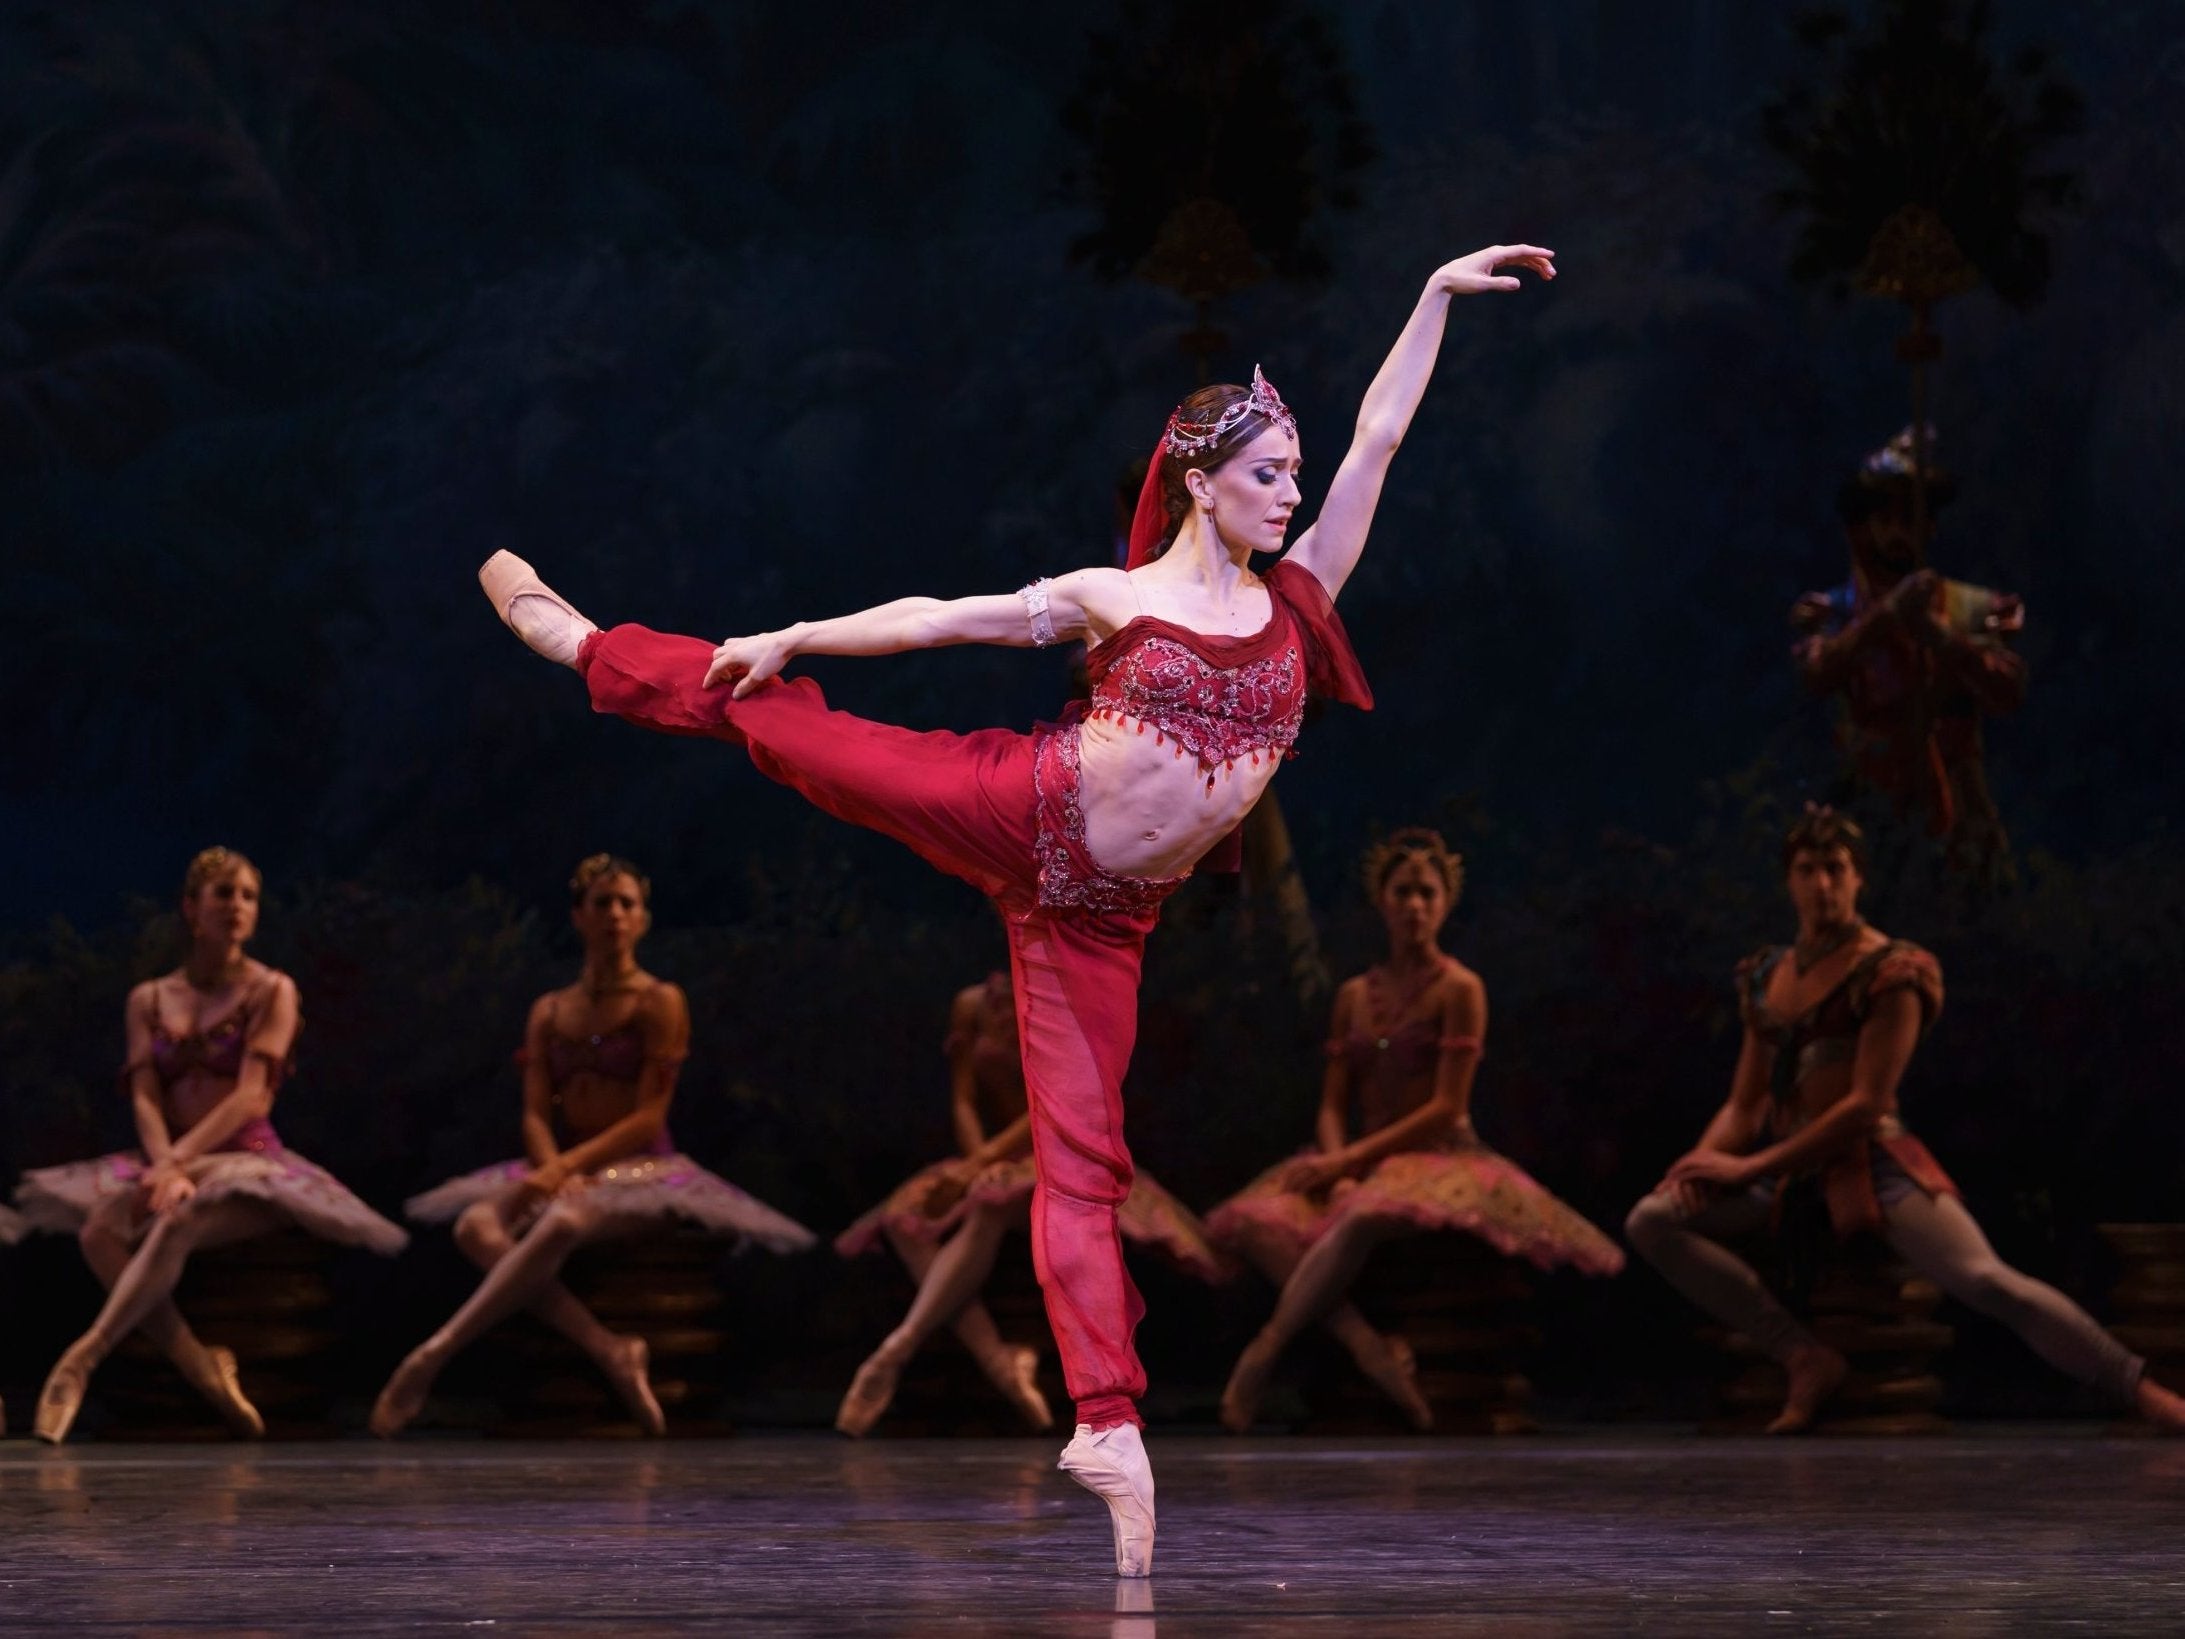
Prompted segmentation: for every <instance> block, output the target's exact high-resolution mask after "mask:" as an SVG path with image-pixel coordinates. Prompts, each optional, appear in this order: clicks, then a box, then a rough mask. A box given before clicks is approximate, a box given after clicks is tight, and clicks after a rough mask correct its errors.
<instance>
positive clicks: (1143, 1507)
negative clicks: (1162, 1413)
mask: <svg viewBox="0 0 2185 1639" xmlns="http://www.w3.org/2000/svg"><path fill="white" fill-rule="evenodd" d="M1055 1466H1056V1467H1057V1468H1059V1469H1061V1470H1062V1472H1063V1473H1065V1474H1067V1475H1069V1476H1070V1478H1071V1479H1073V1480H1075V1481H1077V1483H1078V1484H1079V1485H1082V1486H1083V1487H1084V1488H1085V1489H1086V1490H1088V1491H1090V1492H1091V1493H1092V1494H1093V1495H1094V1496H1096V1497H1098V1498H1099V1499H1100V1500H1101V1501H1102V1502H1104V1503H1106V1504H1107V1505H1108V1523H1109V1524H1110V1525H1111V1526H1112V1527H1113V1528H1114V1531H1115V1574H1116V1575H1117V1576H1151V1575H1152V1574H1153V1465H1152V1464H1151V1463H1150V1462H1148V1461H1147V1460H1146V1444H1145V1441H1144V1440H1143V1439H1141V1438H1140V1437H1139V1434H1138V1429H1137V1426H1136V1425H1135V1424H1132V1423H1118V1424H1116V1425H1115V1427H1113V1428H1104V1429H1102V1430H1101V1431H1100V1432H1099V1433H1097V1434H1095V1433H1094V1432H1093V1430H1092V1425H1091V1424H1089V1423H1080V1424H1078V1425H1077V1432H1076V1433H1075V1434H1074V1435H1073V1436H1072V1437H1071V1439H1070V1443H1069V1444H1068V1445H1066V1446H1064V1447H1063V1448H1062V1457H1061V1460H1060V1461H1058V1462H1057V1463H1056V1464H1055Z"/></svg>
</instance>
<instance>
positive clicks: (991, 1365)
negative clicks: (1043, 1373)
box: [979, 1343, 1055, 1434]
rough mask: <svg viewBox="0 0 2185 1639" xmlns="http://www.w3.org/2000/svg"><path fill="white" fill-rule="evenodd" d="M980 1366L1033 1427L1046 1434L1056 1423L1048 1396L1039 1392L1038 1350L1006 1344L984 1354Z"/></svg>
mask: <svg viewBox="0 0 2185 1639" xmlns="http://www.w3.org/2000/svg"><path fill="white" fill-rule="evenodd" d="M979 1368H980V1370H982V1371H984V1372H985V1373H986V1376H987V1381H989V1382H990V1383H992V1384H993V1385H994V1387H996V1388H997V1389H999V1390H1001V1392H1002V1395H1003V1397H1004V1398H1005V1399H1007V1400H1008V1402H1009V1403H1010V1404H1011V1405H1012V1406H1015V1407H1016V1408H1017V1415H1018V1416H1019V1417H1022V1418H1023V1419H1024V1421H1025V1422H1026V1424H1027V1425H1029V1426H1030V1427H1031V1428H1032V1429H1033V1430H1035V1431H1036V1432H1038V1433H1041V1434H1044V1433H1046V1432H1047V1431H1048V1430H1049V1429H1051V1428H1053V1427H1054V1426H1055V1414H1054V1413H1053V1412H1052V1411H1050V1410H1048V1409H1047V1397H1046V1396H1045V1395H1044V1394H1042V1393H1040V1392H1039V1351H1038V1350H1037V1349H1027V1348H1023V1347H1020V1346H1018V1345H1015V1344H1008V1343H1005V1344H1003V1345H1002V1346H1001V1347H1000V1348H998V1349H994V1350H991V1351H989V1352H988V1353H987V1354H985V1355H984V1356H982V1357H981V1358H980V1360H979Z"/></svg>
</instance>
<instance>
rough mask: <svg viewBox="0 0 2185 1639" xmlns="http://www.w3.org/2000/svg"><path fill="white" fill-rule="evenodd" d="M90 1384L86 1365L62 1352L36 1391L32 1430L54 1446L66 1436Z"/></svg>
mask: <svg viewBox="0 0 2185 1639" xmlns="http://www.w3.org/2000/svg"><path fill="white" fill-rule="evenodd" d="M90 1386H91V1373H90V1371H89V1369H88V1368H86V1367H84V1366H80V1365H78V1364H76V1362H75V1360H74V1358H73V1355H72V1354H64V1355H62V1356H61V1358H60V1359H59V1361H57V1362H56V1363H55V1365H54V1367H53V1370H52V1371H51V1372H50V1373H48V1374H47V1376H46V1382H45V1387H44V1388H42V1389H40V1390H39V1391H38V1415H37V1417H36V1419H35V1420H34V1421H33V1423H32V1425H31V1431H32V1432H33V1433H34V1434H36V1435H37V1436H38V1438H39V1439H41V1440H43V1441H45V1443H46V1444H47V1445H53V1446H57V1445H59V1444H60V1443H61V1442H62V1441H63V1440H65V1439H67V1438H68V1431H69V1430H70V1429H71V1428H73V1427H74V1426H75V1423H76V1413H77V1412H79V1411H81V1410H83V1397H84V1392H85V1391H86V1390H87V1389H89V1388H90Z"/></svg>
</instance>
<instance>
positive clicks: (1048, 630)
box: [1017, 575, 1055, 649]
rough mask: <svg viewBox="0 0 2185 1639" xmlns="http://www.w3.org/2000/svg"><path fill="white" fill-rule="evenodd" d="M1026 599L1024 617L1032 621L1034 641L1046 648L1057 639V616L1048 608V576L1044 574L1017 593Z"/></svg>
mask: <svg viewBox="0 0 2185 1639" xmlns="http://www.w3.org/2000/svg"><path fill="white" fill-rule="evenodd" d="M1017 596H1018V597H1020V598H1022V599H1024V618H1025V619H1026V620H1028V621H1030V622H1031V623H1032V641H1033V643H1035V644H1037V645H1038V646H1039V647H1040V648H1042V649H1044V648H1046V647H1047V645H1048V644H1050V643H1052V642H1054V640H1055V617H1054V615H1053V614H1052V613H1051V612H1050V611H1049V610H1048V608H1047V577H1046V576H1044V575H1042V576H1041V577H1040V578H1039V579H1038V580H1036V581H1034V582H1032V584H1031V585H1029V586H1027V587H1025V588H1024V589H1023V590H1022V591H1020V592H1019V593H1018V594H1017Z"/></svg>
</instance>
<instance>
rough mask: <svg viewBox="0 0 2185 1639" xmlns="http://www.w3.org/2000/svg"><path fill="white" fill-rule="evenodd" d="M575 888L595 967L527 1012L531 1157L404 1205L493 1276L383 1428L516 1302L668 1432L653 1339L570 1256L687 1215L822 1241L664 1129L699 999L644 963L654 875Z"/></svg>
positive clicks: (603, 867)
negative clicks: (656, 1394)
mask: <svg viewBox="0 0 2185 1639" xmlns="http://www.w3.org/2000/svg"><path fill="white" fill-rule="evenodd" d="M569 892H570V897H571V900H572V908H571V911H570V921H571V922H572V923H574V924H575V926H576V930H577V933H578V935H579V936H580V937H581V938H582V939H583V940H584V971H583V973H582V974H581V975H579V977H578V979H577V982H576V983H575V984H573V985H570V986H567V987H566V988H564V989H561V990H550V991H548V992H547V993H546V994H545V995H543V996H541V997H540V998H539V999H538V1000H537V1001H536V1002H534V1003H533V1004H532V1006H531V1018H530V1021H529V1023H528V1024H526V1026H525V1028H524V1048H523V1052H522V1054H521V1055H520V1059H521V1062H522V1065H523V1120H522V1127H523V1144H524V1159H523V1160H521V1161H503V1162H500V1163H499V1164H497V1165H495V1166H490V1167H484V1168H481V1169H480V1170H479V1171H477V1172H472V1173H466V1174H464V1175H463V1176H462V1177H460V1178H452V1179H450V1180H449V1181H448V1182H447V1183H445V1184H442V1185H440V1186H439V1187H438V1188H437V1189H432V1190H428V1191H426V1192H425V1193H424V1194H423V1195H419V1196H417V1197H415V1198H414V1199H412V1200H411V1201H410V1202H409V1203H408V1205H407V1207H406V1208H405V1210H406V1211H407V1212H408V1214H409V1216H410V1217H411V1218H412V1219H413V1220H415V1221H416V1222H419V1223H446V1222H447V1221H448V1220H449V1219H451V1218H452V1219H454V1220H455V1241H456V1244H457V1245H458V1246H460V1247H461V1248H462V1249H463V1252H464V1255H465V1256H467V1257H468V1258H469V1259H470V1261H471V1262H473V1263H475V1264H476V1265H478V1267H479V1268H480V1269H482V1270H484V1271H485V1278H484V1279H483V1280H481V1281H480V1282H479V1283H478V1289H477V1290H476V1291H475V1292H473V1293H472V1294H471V1295H470V1297H469V1298H468V1299H467V1300H465V1302H464V1304H463V1306H462V1307H461V1308H460V1309H458V1310H456V1312H455V1314H454V1315H453V1316H452V1317H451V1318H450V1319H449V1320H448V1322H447V1324H446V1325H444V1326H442V1327H441V1328H440V1329H439V1330H438V1331H437V1332H435V1333H433V1335H432V1336H431V1337H429V1338H427V1339H426V1340H425V1341H424V1342H423V1343H421V1344H419V1345H418V1346H417V1347H416V1348H415V1349H413V1350H411V1351H410V1353H409V1355H408V1357H407V1358H405V1359H404V1360H403V1362H402V1364H401V1365H400V1366H399V1367H398V1368H396V1371H395V1374H394V1376H393V1377H392V1378H391V1379H389V1381H388V1383H387V1386H386V1388H385V1389H384V1390H382V1391H381V1393H380V1396H379V1401H378V1403H377V1404H376V1405H374V1406H373V1408H372V1432H373V1433H374V1434H378V1435H382V1436H384V1435H391V1434H393V1433H395V1432H396V1431H397V1430H399V1429H400V1428H401V1427H402V1426H403V1425H404V1424H405V1423H407V1422H409V1420H410V1419H411V1418H413V1417H415V1416H416V1415H417V1414H418V1412H419V1411H420V1410H422V1409H423V1407H424V1404H425V1397H426V1396H427V1395H428V1394H429V1393H430V1392H431V1389H432V1384H433V1380H434V1378H436V1377H438V1376H439V1374H440V1371H441V1369H442V1368H443V1367H445V1366H446V1365H447V1363H448V1362H449V1361H450V1360H452V1359H453V1358H454V1357H455V1355H456V1354H457V1353H458V1352H460V1351H461V1350H462V1349H463V1348H464V1347H466V1346H467V1345H468V1344H470V1343H472V1342H473V1341H475V1340H476V1339H477V1338H478V1337H479V1336H480V1335H481V1334H483V1333H484V1332H485V1331H486V1330H487V1329H488V1328H490V1327H492V1326H493V1325H495V1324H497V1323H498V1322H500V1321H502V1320H505V1319H506V1318H507V1317H508V1316H510V1315H512V1314H514V1313H516V1312H517V1311H518V1310H519V1309H528V1310H530V1311H531V1313H533V1314H534V1315H536V1316H538V1317H539V1319H541V1320H543V1321H545V1322H546V1324H547V1325H549V1326H551V1327H553V1328H554V1330H555V1331H557V1332H559V1333H561V1335H562V1336H563V1337H566V1338H567V1339H568V1340H569V1341H570V1342H572V1343H574V1344H575V1345H576V1346H577V1347H578V1348H580V1349H582V1350H583V1351H584V1352H585V1353H586V1354H587V1355H589V1356H590V1357H591V1358H592V1360H593V1361H594V1362H595V1363H596V1364H597V1365H598V1367H599V1369H600V1370H601V1371H602V1372H604V1373H605V1374H606V1376H607V1379H608V1381H609V1382H611V1383H612V1384H613V1385H614V1387H615V1392H616V1393H618V1394H619V1395H621V1397H622V1399H623V1402H624V1403H625V1404H626V1405H627V1406H628V1407H629V1408H630V1414H631V1416H633V1417H634V1418H636V1420H637V1424H638V1426H639V1427H640V1428H642V1429H643V1430H644V1431H645V1432H646V1433H648V1434H659V1433H662V1432H664V1431H665V1429H666V1427H667V1422H666V1419H665V1417H664V1416H663V1415H662V1413H661V1410H660V1403H659V1401H658V1400H656V1399H654V1398H653V1392H652V1384H651V1382H650V1381H649V1380H648V1378H647V1376H646V1366H647V1360H646V1351H645V1340H644V1339H643V1338H639V1337H627V1336H624V1335H621V1334H619V1333H616V1332H610V1331H609V1330H608V1329H607V1328H606V1327H605V1326H603V1325H601V1324H600V1322H599V1320H598V1318H597V1317H596V1316H595V1315H593V1313H592V1312H591V1311H590V1310H589V1309H587V1308H585V1307H584V1305H583V1304H582V1303H580V1302H579V1301H578V1300H577V1297H576V1294H575V1293H573V1292H571V1291H570V1290H569V1288H568V1287H567V1286H565V1285H563V1284H562V1281H561V1267H562V1265H563V1264H564V1263H565V1262H566V1261H567V1260H568V1257H569V1254H570V1253H572V1252H574V1251H575V1250H576V1249H577V1248H578V1247H580V1246H584V1245H588V1244H591V1243H594V1242H598V1241H605V1240H612V1239H615V1238H617V1237H620V1236H625V1235H637V1234H644V1233H646V1232H648V1231H658V1230H662V1229H668V1228H672V1227H674V1226H675V1225H677V1224H695V1225H697V1226H698V1227H699V1228H701V1229H705V1230H710V1231H712V1232H713V1233H716V1234H721V1235H731V1236H734V1237H736V1238H738V1239H739V1240H752V1241H756V1242H758V1243H759V1244H760V1245H762V1246H764V1247H767V1248H768V1249H769V1250H771V1251H775V1252H799V1251H802V1250H804V1249H805V1248H807V1247H809V1246H811V1245H813V1244H814V1238H813V1235H812V1233H811V1231H810V1230H808V1229H806V1228H804V1227H803V1226H802V1225H801V1224H797V1223H793V1222H791V1221H790V1220H789V1219H788V1218H785V1217H783V1216H782V1215H781V1214H780V1213H778V1212H776V1211H775V1210H774V1209H773V1208H772V1207H770V1206H767V1205H766V1204H765V1203H764V1202H762V1201H758V1200H755V1199H753V1198H752V1197H751V1196H749V1195H746V1194H745V1193H744V1192H743V1191H742V1190H740V1189H738V1188H737V1187H736V1186H735V1185H734V1184H731V1183H729V1182H727V1181H726V1180H725V1179H722V1178H717V1177H715V1176H714V1175H713V1174H712V1173H710V1172H708V1171H707V1170H706V1169H705V1168H704V1167H701V1166H700V1165H698V1163H697V1162H695V1161H693V1160H692V1159H691V1158H690V1157H689V1156H687V1155H682V1154H678V1153H677V1152H676V1149H675V1146H674V1144H673V1143H672V1142H670V1140H669V1138H668V1105H669V1102H670V1101H671V1100H672V1099H673V1098H674V1096H675V1080H676V1075H677V1073H678V1072H679V1071H680V1070H681V1068H682V1065H683V1060H684V1059H685V1058H686V1057H687V1056H688V1053H689V1048H690V1009H689V1007H688V1006H687V1004H686V1003H685V1002H684V1000H683V992H682V991H681V989H679V988H678V987H677V986H675V985H672V984H669V983H667V982H666V981H664V980H661V979H656V978H654V977H653V976H652V975H651V974H649V973H647V972H645V971H644V969H642V968H640V967H639V966H638V965H637V946H638V942H639V941H640V940H641V939H643V938H644V937H645V932H646V930H647V929H648V928H649V927H650V926H651V925H652V912H651V909H650V907H649V901H650V899H651V897H652V884H651V883H650V882H648V881H647V880H646V878H645V877H644V875H643V873H641V872H640V871H639V870H638V869H637V867H636V866H634V865H632V864H631V863H630V862H629V861H628V860H625V859H617V858H615V857H614V856H613V855H611V854H594V855H592V856H591V857H590V858H589V859H587V860H585V861H584V862H583V863H581V864H580V865H578V866H577V869H576V875H575V876H573V877H572V878H571V879H570V882H569Z"/></svg>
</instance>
